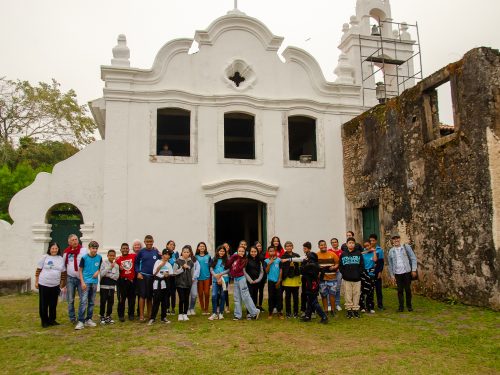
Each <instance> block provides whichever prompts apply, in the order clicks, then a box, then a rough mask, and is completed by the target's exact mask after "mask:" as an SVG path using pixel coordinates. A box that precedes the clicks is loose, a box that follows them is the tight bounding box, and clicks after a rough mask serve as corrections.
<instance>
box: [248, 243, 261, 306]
mask: <svg viewBox="0 0 500 375" xmlns="http://www.w3.org/2000/svg"><path fill="white" fill-rule="evenodd" d="M243 273H244V274H245V278H246V279H247V283H248V289H249V290H250V297H252V301H253V303H254V304H255V306H257V308H258V309H259V310H260V308H259V307H258V306H259V304H258V300H257V294H258V292H259V286H260V282H261V280H262V277H263V276H264V267H263V266H262V260H261V259H260V257H259V252H258V251H257V248H256V247H255V246H252V247H250V252H249V253H248V257H247V265H246V266H245V269H244V270H243Z"/></svg>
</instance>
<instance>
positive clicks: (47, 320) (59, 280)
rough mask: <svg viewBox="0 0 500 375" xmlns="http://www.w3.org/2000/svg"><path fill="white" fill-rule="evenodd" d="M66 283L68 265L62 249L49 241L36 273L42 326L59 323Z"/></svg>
mask: <svg viewBox="0 0 500 375" xmlns="http://www.w3.org/2000/svg"><path fill="white" fill-rule="evenodd" d="M65 285H66V266H65V265H64V259H63V257H62V256H61V249H60V248H59V245H58V244H57V243H55V242H51V243H49V247H48V249H47V254H46V255H44V256H43V257H42V259H40V261H39V262H38V267H37V269H36V273H35V288H37V289H38V290H39V312H40V319H41V321H42V327H43V328H47V327H49V326H55V325H59V323H58V322H57V321H56V316H57V311H56V309H57V299H58V297H59V293H60V288H64V286H65Z"/></svg>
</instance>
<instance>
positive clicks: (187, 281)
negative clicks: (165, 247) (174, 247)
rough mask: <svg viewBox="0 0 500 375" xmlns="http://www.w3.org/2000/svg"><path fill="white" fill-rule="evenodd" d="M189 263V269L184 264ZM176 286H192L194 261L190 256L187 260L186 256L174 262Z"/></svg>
mask: <svg viewBox="0 0 500 375" xmlns="http://www.w3.org/2000/svg"><path fill="white" fill-rule="evenodd" d="M185 263H187V264H188V266H189V267H191V268H189V269H184V268H183V267H182V266H183V265H184V264H185ZM174 275H175V286H176V287H177V288H191V285H193V278H194V263H193V261H192V260H191V258H189V259H188V260H187V261H186V260H184V258H179V259H177V260H176V261H175V264H174Z"/></svg>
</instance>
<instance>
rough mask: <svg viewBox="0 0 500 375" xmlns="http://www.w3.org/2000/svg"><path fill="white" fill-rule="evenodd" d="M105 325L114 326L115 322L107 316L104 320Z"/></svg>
mask: <svg viewBox="0 0 500 375" xmlns="http://www.w3.org/2000/svg"><path fill="white" fill-rule="evenodd" d="M106 324H115V321H114V320H113V319H111V317H110V316H108V317H107V318H106Z"/></svg>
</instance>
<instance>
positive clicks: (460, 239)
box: [342, 48, 500, 309]
mask: <svg viewBox="0 0 500 375" xmlns="http://www.w3.org/2000/svg"><path fill="white" fill-rule="evenodd" d="M448 80H449V82H450V86H451V90H452V99H453V103H454V104H453V107H454V127H455V128H454V133H453V134H450V135H446V136H441V135H440V132H439V117H438V103H437V95H436V91H435V88H436V87H437V86H439V85H440V84H442V83H443V82H446V81H448ZM499 92H500V54H499V52H498V51H496V50H491V49H488V48H478V49H474V50H472V51H470V52H468V53H467V54H466V55H465V56H464V58H463V59H462V60H461V61H459V62H457V63H454V64H450V65H448V66H447V67H445V68H443V69H442V70H440V71H438V72H436V73H435V74H433V75H432V76H430V77H428V78H427V79H425V80H423V81H422V82H421V83H419V84H418V85H417V86H415V87H414V88H412V89H410V90H407V91H405V92H404V93H403V94H402V95H401V96H399V97H397V98H393V99H391V100H389V101H388V102H387V103H386V104H384V105H379V106H377V107H374V108H373V109H371V110H370V111H368V112H366V113H364V114H362V115H360V116H358V117H357V118H355V119H353V120H352V121H350V122H348V123H346V124H344V125H343V128H342V142H343V148H344V184H345V191H346V201H347V207H348V212H347V221H348V226H349V225H350V226H351V227H352V228H354V229H355V230H356V229H357V232H360V230H359V228H360V227H362V225H361V224H360V209H361V208H363V207H370V206H373V205H378V206H379V216H380V222H381V234H382V239H381V242H382V244H385V245H387V244H388V241H389V236H390V233H391V232H392V231H393V230H399V232H400V233H401V237H402V239H403V240H408V241H410V242H411V243H412V244H413V245H414V247H415V249H416V252H417V256H418V259H419V272H420V283H419V284H418V287H419V288H421V290H422V291H423V292H424V293H425V294H427V295H431V296H434V297H438V298H455V299H458V300H460V301H462V302H464V303H468V304H474V305H482V306H491V307H492V308H495V309H500V294H499V279H500V278H499V271H500V265H499V253H500V248H499V246H500V244H499V243H498V233H497V232H498V223H497V222H498V210H499V208H500V207H498V206H499V203H498V202H499V198H498V197H499V193H500V192H499V189H500V187H499V186H498V179H499V173H500V170H499V167H498V166H499V164H500V163H499V157H500V156H499V151H498V149H499V137H500V126H499V119H500V111H499V108H500V106H499V98H500V95H499ZM495 181H496V183H495ZM495 222H496V224H495ZM495 228H496V229H495ZM365 235H367V234H365Z"/></svg>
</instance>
